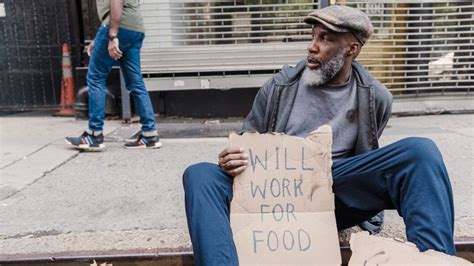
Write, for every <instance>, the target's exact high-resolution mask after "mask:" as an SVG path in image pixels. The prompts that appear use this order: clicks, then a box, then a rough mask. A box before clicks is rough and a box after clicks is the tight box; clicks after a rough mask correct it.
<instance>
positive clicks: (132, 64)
mask: <svg viewBox="0 0 474 266" xmlns="http://www.w3.org/2000/svg"><path fill="white" fill-rule="evenodd" d="M117 36H118V38H119V48H120V50H121V51H122V53H123V55H122V58H120V59H119V60H118V62H119V63H120V68H121V69H122V73H123V77H124V80H125V85H126V87H127V89H128V90H129V91H130V94H131V95H132V97H133V99H134V102H135V105H136V108H137V112H138V114H139V116H140V123H141V124H142V131H143V132H153V131H156V128H155V115H154V113H153V107H152V104H151V100H150V96H149V95H148V92H147V90H146V87H145V83H144V82H143V77H142V73H141V68H140V49H141V47H142V43H143V39H144V38H145V34H144V33H142V32H136V31H131V30H126V29H122V28H120V29H119V32H118V35H117ZM108 45H109V28H108V27H106V26H101V27H99V30H98V31H97V34H96V37H95V39H94V49H93V50H92V55H91V58H90V62H89V70H88V71H87V86H88V87H89V92H88V93H89V129H91V130H94V131H101V130H103V127H104V117H105V101H106V98H105V83H106V81H107V77H108V76H109V74H110V71H111V70H112V66H114V65H115V64H116V63H117V61H116V60H114V59H113V58H112V57H110V55H109V51H108Z"/></svg>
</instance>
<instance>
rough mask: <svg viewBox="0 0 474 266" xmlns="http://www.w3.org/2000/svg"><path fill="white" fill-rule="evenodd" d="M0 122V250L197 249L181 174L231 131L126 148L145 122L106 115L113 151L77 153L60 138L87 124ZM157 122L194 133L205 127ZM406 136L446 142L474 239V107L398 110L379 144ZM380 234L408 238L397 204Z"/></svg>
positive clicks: (460, 209) (461, 214)
mask: <svg viewBox="0 0 474 266" xmlns="http://www.w3.org/2000/svg"><path fill="white" fill-rule="evenodd" d="M233 123H234V124H232V125H230V126H229V125H227V126H226V125H221V126H220V127H218V126H216V127H215V128H220V129H222V128H223V127H224V128H227V129H233V128H235V127H236V126H238V124H239V123H238V121H237V122H235V121H234V122H233ZM0 124H1V149H2V151H1V156H2V160H1V171H2V173H1V175H2V178H1V187H0V191H1V195H2V198H3V199H2V200H1V201H0V246H1V251H0V252H1V255H0V258H2V257H3V258H5V257H7V256H11V255H19V256H22V255H28V256H35V255H40V254H41V255H44V254H47V255H52V254H55V255H57V254H68V255H73V254H74V255H80V254H112V253H120V252H124V251H127V252H130V251H132V252H142V253H144V252H147V253H150V252H168V251H189V250H190V241H189V237H188V232H187V226H186V218H185V214H184V204H183V191H182V183H181V175H182V172H183V170H184V169H185V168H186V166H188V165H190V164H192V163H196V162H200V161H210V162H215V161H216V159H217V154H218V152H220V151H221V150H222V149H223V148H224V147H225V146H226V144H227V140H226V138H180V139H177V138H164V139H163V147H162V148H161V149H159V150H125V149H123V147H122V145H123V140H124V135H126V134H124V132H128V133H130V132H133V131H135V130H137V128H138V126H137V125H132V126H131V127H123V126H122V125H121V124H120V122H119V121H107V122H106V128H107V129H108V130H109V131H108V132H112V131H113V132H112V133H110V134H108V138H107V140H108V141H109V142H107V143H106V145H107V148H106V151H104V152H98V153H78V152H77V151H75V150H71V149H70V148H69V147H67V146H66V144H63V140H62V139H63V137H64V136H65V135H74V134H80V133H81V131H82V129H83V128H84V126H85V123H84V122H76V121H74V120H73V119H70V118H54V117H17V116H7V117H0ZM211 124H212V123H211ZM158 127H159V129H163V131H165V129H167V130H169V132H172V129H173V128H175V129H177V128H179V130H183V131H184V130H188V132H195V131H196V130H197V129H199V128H203V125H202V124H196V123H188V124H187V125H186V126H183V125H181V126H180V127H178V126H176V125H173V124H159V126H158ZM212 128H213V126H212V125H206V126H205V130H204V131H206V130H208V131H209V132H213V130H212ZM198 131H199V130H198ZM106 133H107V132H106ZM220 134H222V132H221V133H220ZM165 135H166V134H165ZM171 135H172V134H171V133H169V136H171ZM408 136H422V137H428V138H431V139H433V140H434V141H435V142H436V143H437V144H438V146H439V148H440V150H441V152H442V154H443V156H444V159H445V162H446V165H447V167H448V171H449V173H450V177H451V182H452V185H453V190H454V195H455V207H456V228H455V236H456V239H457V240H462V239H471V240H472V239H474V206H473V173H474V171H473V170H474V164H473V162H474V160H473V151H474V142H473V138H474V115H439V116H418V117H401V118H396V117H395V118H392V119H391V120H390V122H389V125H388V127H387V129H386V131H385V133H384V135H383V137H382V139H381V142H382V145H386V144H389V143H391V142H394V141H396V140H399V139H402V138H405V137H408ZM382 236H389V237H401V238H404V226H403V222H402V220H401V219H400V217H398V215H397V213H396V212H395V211H389V212H388V213H387V225H386V226H385V229H384V230H383V232H382Z"/></svg>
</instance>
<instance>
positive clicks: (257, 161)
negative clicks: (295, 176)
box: [249, 147, 313, 172]
mask: <svg viewBox="0 0 474 266" xmlns="http://www.w3.org/2000/svg"><path fill="white" fill-rule="evenodd" d="M280 150H281V149H280V148H279V147H276V148H275V161H273V160H272V161H271V163H272V167H275V169H280V167H283V168H284V169H285V170H297V169H298V170H303V171H312V170H313V168H311V167H307V166H305V164H304V162H305V159H304V155H305V153H304V147H301V158H294V159H295V160H298V161H301V165H299V164H297V163H295V162H293V165H290V163H289V162H288V148H283V150H284V153H283V154H284V158H283V159H281V158H280V157H281V156H280ZM249 155H250V164H251V165H252V170H253V172H255V169H256V167H257V166H259V167H261V168H263V169H265V170H268V167H269V163H268V150H265V153H264V155H263V157H262V154H260V155H258V154H256V153H255V152H254V151H252V149H249ZM280 160H282V161H280ZM273 163H274V164H273ZM281 164H282V165H281Z"/></svg>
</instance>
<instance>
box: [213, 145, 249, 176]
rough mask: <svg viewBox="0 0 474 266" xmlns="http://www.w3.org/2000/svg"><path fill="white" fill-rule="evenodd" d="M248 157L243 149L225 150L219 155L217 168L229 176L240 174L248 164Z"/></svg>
mask: <svg viewBox="0 0 474 266" xmlns="http://www.w3.org/2000/svg"><path fill="white" fill-rule="evenodd" d="M247 159H248V156H247V155H246V154H245V153H244V149H243V148H239V147H230V148H225V149H224V150H223V151H222V152H221V153H220V154H219V167H220V168H221V169H222V170H224V172H226V173H227V174H228V175H230V176H236V175H238V174H240V173H242V172H243V171H244V170H245V168H246V167H247V164H248V160H247Z"/></svg>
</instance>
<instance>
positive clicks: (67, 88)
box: [55, 43, 74, 116]
mask: <svg viewBox="0 0 474 266" xmlns="http://www.w3.org/2000/svg"><path fill="white" fill-rule="evenodd" d="M59 105H60V107H61V109H59V112H57V113H56V114H55V115H57V116H74V109H73V106H74V81H73V79H72V66H71V57H70V55H69V45H67V43H65V44H63V79H62V81H61V102H60V104H59Z"/></svg>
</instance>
